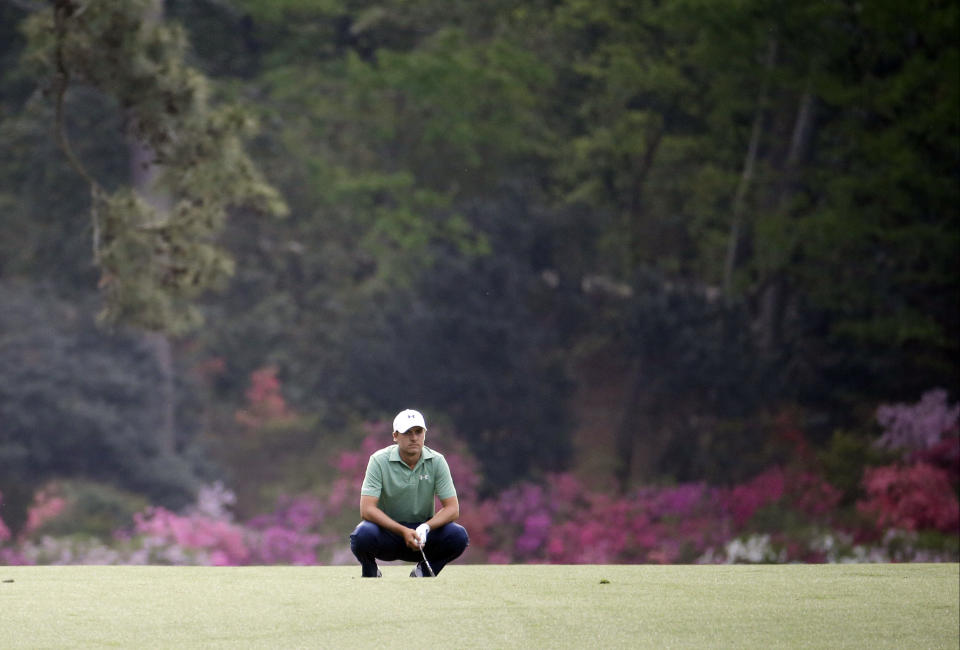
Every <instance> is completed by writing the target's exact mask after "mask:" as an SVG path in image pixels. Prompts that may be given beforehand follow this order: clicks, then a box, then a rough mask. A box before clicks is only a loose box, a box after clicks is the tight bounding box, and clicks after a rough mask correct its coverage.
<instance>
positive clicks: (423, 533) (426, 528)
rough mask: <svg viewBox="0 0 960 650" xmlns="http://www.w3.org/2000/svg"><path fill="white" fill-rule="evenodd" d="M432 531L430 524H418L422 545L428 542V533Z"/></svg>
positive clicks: (418, 533)
mask: <svg viewBox="0 0 960 650" xmlns="http://www.w3.org/2000/svg"><path fill="white" fill-rule="evenodd" d="M429 532H430V524H420V525H419V526H417V530H416V533H417V538H418V539H419V540H420V547H421V548H422V547H423V546H424V544H426V543H427V533H429Z"/></svg>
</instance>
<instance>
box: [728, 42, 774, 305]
mask: <svg viewBox="0 0 960 650" xmlns="http://www.w3.org/2000/svg"><path fill="white" fill-rule="evenodd" d="M776 58H777V39H775V38H771V39H770V44H769V47H768V49H767V57H766V60H765V61H764V77H763V85H762V86H761V88H760V96H759V97H758V98H757V111H756V113H755V114H754V117H753V128H752V129H751V130H750V142H749V144H748V145H747V155H746V157H745V159H744V161H743V171H742V172H741V174H740V182H739V183H738V184H737V192H736V194H735V195H734V198H733V210H732V211H733V218H732V220H731V223H730V237H729V239H728V241H727V257H726V260H725V262H724V265H723V296H724V299H725V300H726V302H727V303H728V304H729V303H730V301H731V299H732V297H733V293H732V292H733V272H734V269H735V267H736V263H737V249H738V248H739V246H740V238H741V237H742V234H741V230H742V228H743V226H742V222H743V209H744V203H745V201H746V197H747V190H748V189H749V188H750V182H751V181H752V180H753V169H754V166H755V165H756V160H757V151H758V150H759V148H760V136H761V134H762V133H763V114H764V111H766V107H767V95H768V93H769V91H770V76H771V73H772V72H773V66H774V63H775V62H776Z"/></svg>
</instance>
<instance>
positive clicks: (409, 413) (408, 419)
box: [393, 409, 427, 433]
mask: <svg viewBox="0 0 960 650" xmlns="http://www.w3.org/2000/svg"><path fill="white" fill-rule="evenodd" d="M413 427H423V430H424V431H426V430H427V423H426V422H425V421H424V419H423V415H422V414H421V413H420V411H414V410H413V409H407V410H405V411H400V412H399V413H397V417H395V418H393V430H394V431H396V432H397V433H403V432H404V431H406V430H407V429H412V428H413Z"/></svg>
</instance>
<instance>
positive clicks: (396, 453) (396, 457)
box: [390, 445, 437, 465]
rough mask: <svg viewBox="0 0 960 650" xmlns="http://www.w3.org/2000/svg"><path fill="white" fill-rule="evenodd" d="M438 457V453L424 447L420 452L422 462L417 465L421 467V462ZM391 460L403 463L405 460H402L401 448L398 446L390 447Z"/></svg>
mask: <svg viewBox="0 0 960 650" xmlns="http://www.w3.org/2000/svg"><path fill="white" fill-rule="evenodd" d="M436 455H437V452H435V451H434V450H432V449H430V447H427V446H426V445H424V446H423V449H421V450H420V460H418V461H417V465H419V464H420V462H421V461H424V460H427V459H430V458H433V457H434V456H436ZM390 460H391V461H397V462H398V463H403V459H402V458H400V448H399V447H397V445H392V446H391V447H390ZM404 465H406V463H404Z"/></svg>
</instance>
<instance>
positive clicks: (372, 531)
mask: <svg viewBox="0 0 960 650" xmlns="http://www.w3.org/2000/svg"><path fill="white" fill-rule="evenodd" d="M400 523H401V524H403V525H404V526H407V527H408V528H414V529H416V527H417V526H419V525H420V524H415V523H407V522H400ZM468 544H470V537H469V536H468V535H467V529H466V528H464V527H463V526H461V525H460V524H455V523H449V524H447V525H445V526H440V527H439V528H433V529H431V530H430V532H429V533H427V543H426V544H425V545H424V547H423V553H424V555H426V556H427V561H429V562H430V567H431V568H432V569H433V572H434V573H435V574H437V575H439V574H440V571H441V570H443V567H445V566H446V565H447V563H448V562H452V561H453V560H455V559H457V558H458V557H460V555H461V554H462V553H463V552H464V551H465V550H466V549H467V545H468ZM350 550H351V551H353V554H354V555H355V556H356V557H357V560H359V561H360V567H361V571H362V574H361V575H363V577H364V578H374V577H376V575H377V560H384V561H387V562H389V561H391V560H402V561H404V562H420V561H421V560H422V559H423V558H422V557H421V556H420V551H419V550H417V551H415V550H413V549H411V548H410V547H409V546H407V545H406V544H405V543H404V541H403V538H402V537H400V536H399V535H397V534H395V533H392V532H390V531H389V530H386V529H383V528H380V526H378V525H376V524H374V523H372V522H369V521H361V522H360V525H358V526H357V527H356V528H355V529H354V531H353V533H351V534H350ZM423 574H424V575H428V574H427V571H426V568H424V571H423Z"/></svg>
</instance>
